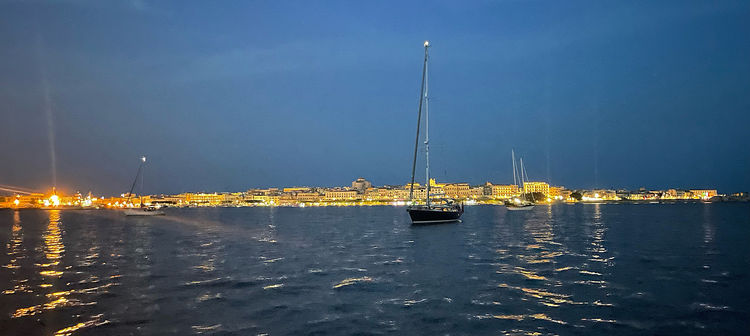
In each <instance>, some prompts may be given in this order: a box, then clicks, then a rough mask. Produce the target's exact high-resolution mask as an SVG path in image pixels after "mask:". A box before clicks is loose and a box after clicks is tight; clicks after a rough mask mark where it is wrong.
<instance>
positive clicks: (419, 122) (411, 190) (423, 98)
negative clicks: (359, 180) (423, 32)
mask: <svg viewBox="0 0 750 336" xmlns="http://www.w3.org/2000/svg"><path fill="white" fill-rule="evenodd" d="M429 47H430V41H424V63H423V64H422V87H421V89H420V92H419V112H418V113H417V136H416V139H415V141H414V160H413V161H412V165H411V183H409V203H410V204H411V203H412V201H413V199H414V174H415V173H416V169H417V151H418V150H419V128H420V126H421V125H422V105H423V104H424V103H425V102H426V100H427V86H426V83H427V60H428V58H429V54H428V48H429ZM427 140H429V138H428V137H425V145H427V142H428V141H427ZM426 150H427V149H425V151H426ZM429 167H430V164H429V154H427V202H428V204H429V202H430V201H429V200H430V168H429Z"/></svg>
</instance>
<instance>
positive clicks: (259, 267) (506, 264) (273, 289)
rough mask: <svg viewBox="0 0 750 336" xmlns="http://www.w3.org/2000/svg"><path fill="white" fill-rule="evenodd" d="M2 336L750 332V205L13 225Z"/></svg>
mask: <svg viewBox="0 0 750 336" xmlns="http://www.w3.org/2000/svg"><path fill="white" fill-rule="evenodd" d="M0 229H1V231H0V242H1V243H2V244H1V245H2V246H0V248H1V249H2V250H0V264H2V268H0V286H2V287H1V288H0V289H1V290H2V294H1V295H0V333H2V334H9V335H14V334H17V335H36V334H40V335H42V334H44V335H52V334H59V335H66V334H67V335H128V334H146V335H161V334H181V335H184V334H238V335H247V334H250V335H252V334H263V333H267V334H271V335H275V334H295V335H297V334H352V333H356V332H362V333H366V334H388V333H398V334H436V333H440V334H448V333H449V334H514V335H546V334H559V335H570V334H573V335H582V334H599V335H603V334H610V335H636V334H638V335H640V334H673V335H684V334H696V335H704V334H716V335H732V334H736V335H747V334H749V333H750V285H748V284H749V283H750V277H748V273H749V272H750V242H749V241H748V240H749V239H750V206H748V205H747V204H673V205H654V204H649V205H603V204H602V205H597V204H587V205H554V206H537V207H536V208H535V209H533V210H532V211H530V212H507V211H506V210H505V208H504V207H500V206H474V207H468V208H467V210H466V213H465V215H464V218H463V223H460V224H446V225H436V226H420V227H413V226H411V225H409V221H408V216H407V215H406V212H405V210H404V208H402V207H347V208H238V209H174V210H171V211H169V212H168V213H167V216H164V217H153V218H148V217H145V218H135V217H125V216H123V215H122V214H121V213H119V212H116V211H81V210H79V211H74V210H67V211H42V210H27V211H11V210H0Z"/></svg>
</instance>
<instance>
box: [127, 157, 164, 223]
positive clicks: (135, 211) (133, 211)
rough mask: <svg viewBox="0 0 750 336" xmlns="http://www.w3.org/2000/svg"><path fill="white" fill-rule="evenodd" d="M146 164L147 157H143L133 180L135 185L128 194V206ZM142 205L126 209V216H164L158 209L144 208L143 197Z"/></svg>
mask: <svg viewBox="0 0 750 336" xmlns="http://www.w3.org/2000/svg"><path fill="white" fill-rule="evenodd" d="M145 164H146V157H145V156H142V157H141V164H140V165H139V166H138V172H137V173H136V174H135V179H134V180H133V185H132V186H130V192H129V193H128V200H127V202H125V203H126V204H127V203H130V197H132V196H133V190H134V189H135V184H136V182H138V177H139V176H141V172H142V171H143V166H144V165H145ZM141 189H143V187H142V186H141ZM141 193H143V190H141ZM140 204H141V206H140V208H129V209H125V211H124V213H125V216H161V215H164V211H161V210H159V209H158V208H156V207H152V206H149V207H145V206H143V197H141V201H140Z"/></svg>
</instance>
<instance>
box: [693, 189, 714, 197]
mask: <svg viewBox="0 0 750 336" xmlns="http://www.w3.org/2000/svg"><path fill="white" fill-rule="evenodd" d="M690 192H691V193H692V194H693V197H695V198H701V199H709V198H711V197H714V196H717V195H718V193H717V192H716V189H690Z"/></svg>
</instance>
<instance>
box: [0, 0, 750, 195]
mask: <svg viewBox="0 0 750 336" xmlns="http://www.w3.org/2000/svg"><path fill="white" fill-rule="evenodd" d="M748 34H750V2H747V1H737V2H733V1H720V2H712V1H703V2H685V1H676V2H667V1H642V2H630V1H627V2H625V1H623V2H610V1H591V2H585V1H574V2H559V1H539V2H537V1H513V0H509V1H474V2H463V1H442V2H440V1H438V2H434V1H431V2H425V3H417V2H402V1H392V2H382V1H373V2H369V3H365V2H363V1H341V2H334V1H299V2H288V1H260V2H248V1H238V2H232V3H230V2H206V1H191V2H183V1H179V2H165V1H158V2H150V1H132V2H113V1H94V0H92V1H72V0H71V1H51V2H50V1H4V2H2V3H0V102H2V104H1V105H0V152H1V153H2V158H3V159H2V160H1V161H0V184H6V185H15V186H23V187H27V188H37V189H43V188H45V187H47V186H50V185H51V184H52V179H53V173H52V172H51V170H52V169H51V163H50V162H51V155H50V137H49V135H50V128H49V127H48V116H51V117H52V119H51V120H52V123H51V125H52V130H53V133H54V141H52V142H54V148H55V161H56V162H55V166H56V178H57V184H58V185H59V186H60V187H62V188H66V189H68V190H70V189H73V188H76V189H79V190H81V191H84V192H85V191H88V190H94V191H97V192H99V193H107V194H112V193H119V192H122V191H126V190H127V189H128V187H129V185H130V183H131V181H132V178H133V175H134V174H135V170H136V168H137V165H138V157H139V156H140V155H141V154H145V155H147V156H148V157H149V159H150V160H149V166H148V168H147V170H146V174H145V176H146V185H147V189H146V191H147V192H150V193H176V192H182V191H201V190H205V191H240V190H244V189H246V188H248V187H264V186H291V185H316V186H317V185H320V186H332V185H347V184H349V183H350V182H351V180H353V179H355V178H356V177H358V176H364V177H366V178H368V179H370V180H371V181H372V182H373V183H375V184H377V185H382V184H401V183H405V182H407V180H408V178H409V173H410V168H411V162H410V156H411V150H412V149H411V146H413V141H414V138H413V137H414V128H415V122H416V108H417V100H418V94H419V80H420V75H421V61H422V42H423V41H424V40H426V39H429V40H430V41H432V43H433V45H434V47H433V48H432V49H431V55H432V62H431V69H432V72H431V83H430V88H431V93H432V97H433V99H432V103H431V120H430V121H431V137H432V144H433V147H432V148H433V151H432V152H431V154H432V157H433V161H432V164H433V167H434V175H435V176H436V177H437V178H438V180H441V181H446V180H448V181H464V182H469V183H473V184H479V183H483V182H484V181H487V180H490V181H493V182H498V183H506V182H510V181H511V180H512V174H511V163H510V151H511V148H515V149H516V152H517V153H518V154H520V155H522V156H523V157H524V161H525V163H526V165H527V170H528V173H529V175H530V177H531V178H532V179H535V180H548V181H550V182H551V183H553V184H556V185H564V186H568V187H571V188H591V187H615V188H620V187H626V188H638V187H641V186H646V187H652V188H660V187H669V186H674V187H716V188H718V189H719V190H720V191H722V192H732V191H742V190H749V189H750V147H749V146H748V134H749V133H750V132H749V131H748V129H749V127H748V126H749V125H750V116H749V113H750V94H749V93H750V61H748V60H750V38H748ZM419 171H421V169H420V170H419Z"/></svg>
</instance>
